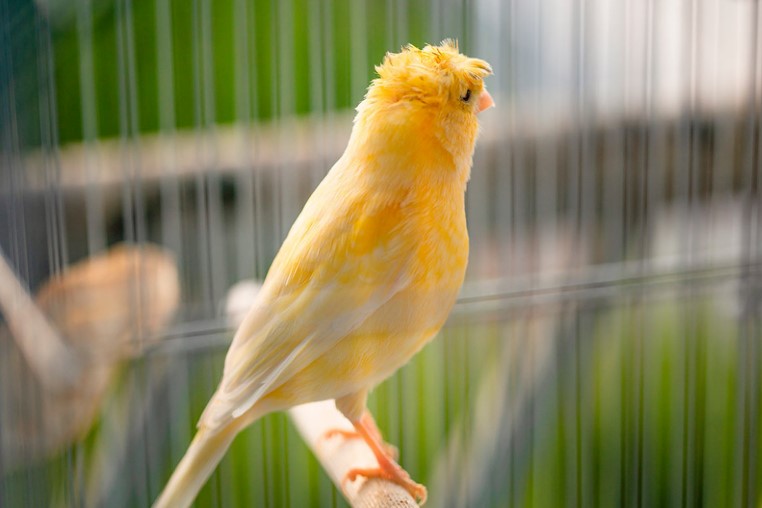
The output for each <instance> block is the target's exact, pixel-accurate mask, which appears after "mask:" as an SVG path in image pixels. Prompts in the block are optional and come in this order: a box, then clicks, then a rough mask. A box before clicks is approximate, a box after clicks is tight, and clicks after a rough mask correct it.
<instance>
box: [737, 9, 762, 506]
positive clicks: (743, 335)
mask: <svg viewBox="0 0 762 508" xmlns="http://www.w3.org/2000/svg"><path fill="white" fill-rule="evenodd" d="M759 15H760V10H759V6H758V4H757V3H756V2H755V3H753V4H752V15H751V16H750V20H749V22H750V23H751V30H750V35H751V37H750V50H751V51H750V58H751V62H750V64H751V65H750V67H751V72H750V81H749V89H748V92H747V97H748V101H749V103H750V104H749V108H748V116H747V119H746V122H745V123H746V126H745V127H746V140H745V143H744V148H745V150H744V152H745V153H744V160H743V167H742V174H741V179H742V189H743V194H744V195H743V198H744V199H743V205H742V207H743V212H742V213H743V218H742V223H743V226H742V231H743V233H744V234H743V246H742V252H741V256H742V257H741V259H742V265H741V266H742V270H741V273H742V275H741V280H740V284H739V286H740V291H741V300H742V312H741V313H740V315H739V317H738V329H739V336H738V351H739V354H738V374H737V379H738V382H737V392H736V393H737V401H738V402H737V404H738V409H737V413H738V416H739V417H738V419H737V426H738V427H740V428H738V431H737V432H736V440H735V441H736V456H737V459H736V462H737V466H736V491H737V495H736V500H737V502H738V505H740V506H745V507H751V506H752V505H753V504H754V503H755V501H756V499H755V495H756V492H754V491H755V490H756V489H755V487H754V471H753V469H754V467H753V466H754V461H755V460H754V459H755V457H754V452H753V449H752V448H751V446H752V443H753V442H754V441H755V440H756V439H758V438H756V437H755V438H752V436H753V435H754V433H755V432H754V431H755V429H753V427H754V426H755V420H756V418H757V415H756V413H757V411H758V408H755V407H754V406H756V405H757V404H756V403H757V402H758V400H759V399H758V395H757V394H755V393H754V392H755V391H756V390H758V387H756V386H755V385H756V384H757V383H755V377H756V376H758V375H759V372H758V362H759V360H758V358H756V357H755V354H754V353H755V349H757V348H758V344H756V340H755V337H754V335H755V333H754V329H753V326H754V319H755V315H756V314H757V309H758V306H757V303H756V301H755V299H756V298H755V297H756V295H755V289H756V288H755V285H754V281H755V280H754V279H755V278H758V276H757V277H754V273H753V272H752V271H751V268H750V263H751V261H752V259H754V257H753V256H754V254H755V251H756V250H757V249H758V245H755V243H754V240H755V239H756V238H755V237H756V235H754V233H755V231H754V229H753V228H754V222H755V219H758V217H754V215H753V211H754V208H755V206H756V207H758V206H759V204H758V202H757V199H758V196H757V194H758V185H759V182H758V177H759V175H758V172H759V171H758V166H759V164H760V155H759V144H758V143H759V135H760V134H759V129H760V120H759V115H760V109H762V108H760V101H759V95H758V94H759V81H758V79H759V70H760V62H759V58H760V51H759V45H760V30H759V23H760V19H759ZM757 228H759V225H758V224H757ZM756 335H758V333H757V334H756ZM757 340H758V339H757ZM757 355H758V351H757ZM755 450H756V448H755ZM739 462H740V464H738V463H739Z"/></svg>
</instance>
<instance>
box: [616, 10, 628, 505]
mask: <svg viewBox="0 0 762 508" xmlns="http://www.w3.org/2000/svg"><path fill="white" fill-rule="evenodd" d="M631 10H632V2H631V1H626V2H625V4H624V6H623V7H622V10H621V14H620V15H621V20H622V26H623V29H624V34H625V35H624V39H623V47H622V56H623V63H622V65H623V67H624V72H623V76H622V100H623V103H624V107H623V108H622V111H624V112H627V109H628V106H629V105H630V103H629V100H630V97H631V87H630V84H631V82H632V76H631V69H632V53H631V51H632V44H629V42H630V40H631V39H632V35H631V30H630V29H631V25H630V23H629V19H628V18H629V16H630V14H631ZM620 129H621V135H620V136H621V137H619V138H618V139H616V141H615V142H618V146H617V149H618V150H621V157H622V158H621V161H618V162H620V164H621V171H622V174H621V185H622V188H621V197H622V201H621V204H620V205H619V206H620V207H621V222H620V226H621V251H620V252H619V253H618V254H619V256H618V260H620V261H625V260H626V259H628V257H629V248H630V231H629V225H630V206H631V201H632V196H631V195H630V193H631V190H630V189H631V188H630V174H629V167H630V164H629V153H630V144H631V140H630V138H629V135H628V132H627V130H626V128H625V126H621V127H620ZM625 301H626V300H625ZM622 313H623V316H624V317H623V318H621V319H620V320H619V322H618V323H617V327H618V329H617V332H618V333H619V337H618V340H619V341H622V342H623V344H621V345H620V349H621V352H622V353H621V354H622V355H623V357H622V359H621V362H622V373H621V376H620V383H621V389H620V390H621V405H620V411H621V414H620V415H619V421H620V428H619V447H620V449H619V461H620V464H619V502H618V504H619V505H620V506H628V505H629V503H628V501H629V492H628V489H629V485H630V482H629V478H628V472H629V468H628V462H629V458H630V448H629V435H630V428H631V421H630V418H631V411H630V406H629V403H630V398H631V393H630V390H629V387H630V386H632V379H631V377H632V370H631V367H632V366H631V365H630V362H629V358H628V353H629V351H628V346H629V344H628V342H629V340H630V337H629V336H628V334H627V333H626V332H625V329H624V326H625V325H626V324H627V323H629V321H630V318H631V315H630V314H629V312H627V307H626V306H624V307H623V309H622Z"/></svg>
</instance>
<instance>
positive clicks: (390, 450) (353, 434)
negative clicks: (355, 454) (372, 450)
mask: <svg viewBox="0 0 762 508" xmlns="http://www.w3.org/2000/svg"><path fill="white" fill-rule="evenodd" d="M360 421H361V422H362V423H363V424H364V425H365V426H366V428H367V429H368V432H369V434H370V435H371V436H372V438H373V439H374V440H375V441H377V442H378V443H379V445H380V446H381V448H382V449H383V450H384V453H385V454H386V455H387V456H388V457H391V458H392V459H394V460H397V458H398V457H399V453H400V452H399V450H398V449H397V447H396V446H394V445H392V444H389V443H387V442H385V441H384V439H383V436H382V435H381V431H380V430H379V429H378V425H376V421H375V420H374V419H373V416H372V415H371V414H370V413H369V412H367V411H366V412H365V413H364V414H363V415H362V417H361V419H360ZM336 436H341V437H343V438H344V439H362V438H363V436H362V435H361V434H360V433H359V432H358V431H357V430H346V429H331V430H329V431H328V432H326V433H325V434H323V439H331V438H333V437H336Z"/></svg>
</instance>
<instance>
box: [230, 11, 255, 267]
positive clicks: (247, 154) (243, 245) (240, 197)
mask: <svg viewBox="0 0 762 508" xmlns="http://www.w3.org/2000/svg"><path fill="white" fill-rule="evenodd" d="M247 5H248V1H247V0H235V2H234V12H235V16H234V17H235V22H234V25H235V26H234V32H235V33H234V37H235V39H234V40H235V105H236V122H237V125H238V128H239V129H240V146H239V148H238V149H239V153H240V165H239V167H238V168H236V169H237V172H236V176H235V180H236V200H235V211H236V217H235V224H236V227H235V230H234V232H233V234H235V236H236V242H237V248H236V252H237V260H236V263H237V264H236V275H235V278H234V280H240V279H242V278H246V277H251V276H254V275H256V258H255V256H254V254H255V252H256V244H255V237H254V235H255V227H254V214H255V211H254V210H255V207H254V178H253V171H255V168H254V163H253V160H252V150H251V149H250V148H249V144H250V143H252V142H253V141H254V140H253V139H252V137H253V129H252V105H254V106H256V96H255V100H252V93H256V89H255V88H254V87H255V84H256V64H253V63H252V62H253V60H254V58H255V57H256V53H255V52H253V51H251V48H250V46H251V43H252V41H251V38H250V34H249V8H248V6H247ZM251 10H252V11H253V10H254V9H251ZM252 72H253V73H255V79H252V78H251V73H252Z"/></svg>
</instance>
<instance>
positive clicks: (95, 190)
mask: <svg viewBox="0 0 762 508" xmlns="http://www.w3.org/2000/svg"><path fill="white" fill-rule="evenodd" d="M77 39H78V43H79V83H80V96H79V100H80V103H81V114H82V127H83V132H82V138H83V142H84V144H85V173H86V175H87V177H86V179H87V184H86V185H87V190H86V191H85V202H86V205H85V208H86V210H87V216H86V221H87V245H88V252H89V253H90V254H91V255H92V254H93V253H95V252H97V251H100V250H102V249H103V248H104V247H105V246H106V237H105V236H106V235H105V229H106V225H105V220H104V215H105V211H104V209H103V193H102V191H101V185H100V184H99V182H98V180H100V178H99V176H100V175H98V173H99V172H98V171H97V168H98V167H99V160H98V156H97V138H98V118H97V115H96V111H97V92H98V91H97V89H96V87H95V77H94V75H95V66H94V62H93V18H92V4H91V2H90V0H83V1H81V2H79V3H78V5H77Z"/></svg>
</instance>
